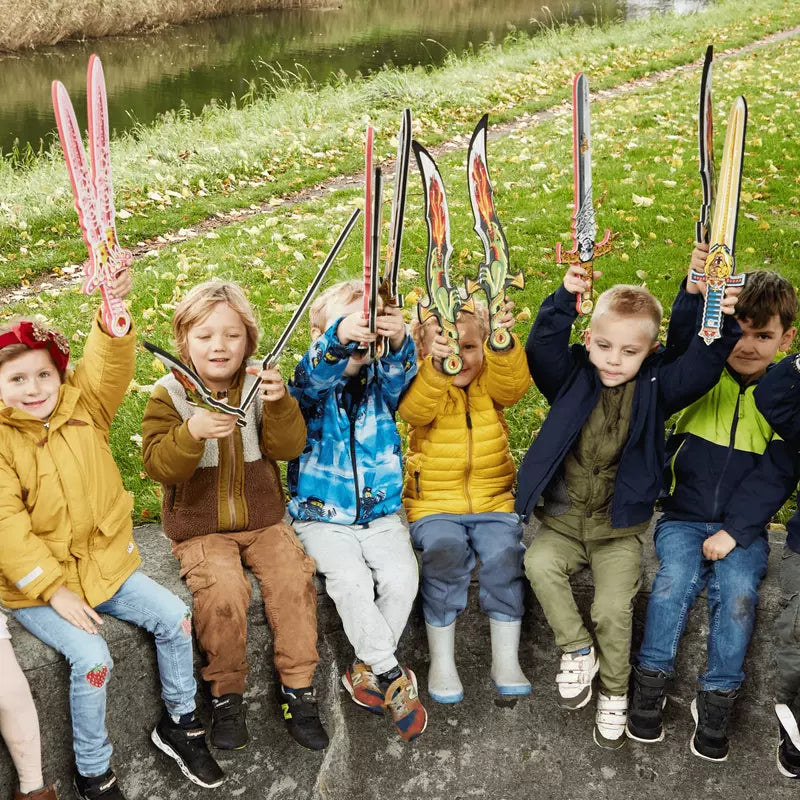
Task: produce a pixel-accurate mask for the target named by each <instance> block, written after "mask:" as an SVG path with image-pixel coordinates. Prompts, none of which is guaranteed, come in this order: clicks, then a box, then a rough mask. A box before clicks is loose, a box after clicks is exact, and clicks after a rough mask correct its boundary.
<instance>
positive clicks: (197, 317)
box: [172, 280, 259, 362]
mask: <svg viewBox="0 0 800 800" xmlns="http://www.w3.org/2000/svg"><path fill="white" fill-rule="evenodd" d="M217 303H227V304H228V305H229V306H230V307H231V308H232V309H233V310H234V311H235V312H236V313H237V314H238V315H239V316H240V317H241V320H242V324H243V325H244V327H245V332H246V335H247V346H246V348H245V353H244V360H245V361H247V359H248V358H250V356H252V355H253V353H255V351H256V348H257V347H258V337H259V333H258V322H257V321H256V315H255V312H254V311H253V307H252V306H251V305H250V301H249V300H248V299H247V297H246V296H245V293H244V291H243V290H242V287H241V286H239V284H237V283H233V282H232V281H218V280H214V281H206V282H205V283H200V284H198V285H197V286H195V287H194V288H192V289H190V290H189V292H187V294H186V295H185V296H184V297H183V299H182V300H181V301H180V302H179V303H178V305H177V306H175V314H174V315H173V317H172V336H173V337H174V339H175V344H176V345H177V347H178V353H179V354H180V357H181V358H182V359H183V360H184V361H186V362H188V361H189V348H188V346H187V344H186V337H187V336H188V334H189V330H190V329H191V328H193V327H194V326H195V325H199V324H200V323H201V322H202V321H203V320H204V319H205V318H206V317H207V316H208V315H209V314H210V313H211V311H212V309H213V308H214V306H215V305H216V304H217Z"/></svg>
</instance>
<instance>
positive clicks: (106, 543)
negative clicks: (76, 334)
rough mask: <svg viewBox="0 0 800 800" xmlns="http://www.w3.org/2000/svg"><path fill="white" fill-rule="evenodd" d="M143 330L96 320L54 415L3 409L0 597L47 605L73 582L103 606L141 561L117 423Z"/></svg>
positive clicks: (17, 603)
mask: <svg viewBox="0 0 800 800" xmlns="http://www.w3.org/2000/svg"><path fill="white" fill-rule="evenodd" d="M135 350H136V337H135V335H134V333H133V331H131V332H129V333H128V334H127V335H126V336H124V337H121V338H118V339H115V338H112V337H110V336H108V335H107V334H106V333H104V332H103V330H102V329H101V328H100V325H99V321H98V319H95V321H94V323H93V326H92V331H91V333H90V334H89V338H88V339H87V341H86V349H85V350H84V354H83V358H82V359H81V361H80V363H79V364H78V366H77V367H76V369H75V371H74V373H73V374H72V375H70V376H68V377H67V379H66V381H65V382H64V383H63V384H62V386H61V388H60V390H59V400H58V404H57V405H56V408H55V410H54V411H53V413H52V414H51V415H50V419H49V420H48V421H46V422H45V421H42V420H40V419H36V418H35V417H33V416H31V415H30V414H28V413H27V412H25V411H21V410H20V409H17V408H9V407H2V410H0V600H2V602H3V604H4V605H6V606H7V607H9V608H25V607H27V606H39V605H44V604H46V603H47V601H48V600H49V599H50V597H51V596H52V595H53V592H55V590H56V589H57V588H58V587H59V586H66V587H67V588H68V589H71V590H72V591H73V592H75V593H76V594H77V595H79V596H80V597H82V598H83V599H85V601H86V602H87V603H88V604H89V605H90V606H97V605H99V604H100V603H102V602H104V601H105V600H108V598H110V597H112V596H113V595H114V594H115V593H116V591H117V589H119V587H120V586H121V585H122V584H123V583H124V582H125V580H127V579H128V577H130V575H131V573H133V572H134V570H135V569H136V568H137V567H138V566H139V563H140V558H139V553H138V551H137V549H136V544H135V542H134V541H133V535H132V523H131V509H132V508H133V500H132V499H131V496H130V494H128V492H127V491H125V489H124V487H123V485H122V478H121V477H120V474H119V469H117V465H116V464H115V463H114V459H113V457H112V455H111V449H110V448H109V445H108V430H109V427H110V425H111V421H112V420H113V418H114V414H115V413H116V410H117V408H118V406H119V404H120V403H121V402H122V398H123V397H124V396H125V391H126V390H127V388H128V385H129V383H130V381H131V379H132V378H133V368H134V359H135Z"/></svg>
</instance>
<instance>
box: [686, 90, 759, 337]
mask: <svg viewBox="0 0 800 800" xmlns="http://www.w3.org/2000/svg"><path fill="white" fill-rule="evenodd" d="M746 128H747V103H746V102H745V99H744V97H741V96H740V97H737V98H736V100H734V102H733V108H732V109H731V113H730V116H729V117H728V131H727V133H726V134H725V147H724V149H723V151H722V165H721V166H720V171H719V182H718V183H717V194H716V205H715V208H714V218H713V220H712V222H711V235H710V237H709V245H710V248H709V251H708V257H707V258H706V265H705V269H704V271H703V272H698V271H696V270H691V273H690V276H689V277H690V279H691V280H693V281H694V282H695V283H697V282H700V281H704V282H705V284H706V299H705V305H704V307H703V327H702V328H701V329H700V332H699V334H698V336H700V337H702V339H703V340H704V341H705V343H706V344H711V342H713V341H714V339H719V338H720V336H721V334H720V328H721V326H722V299H723V297H724V295H725V289H726V288H727V287H728V286H744V282H745V278H746V277H747V276H746V275H745V274H744V273H742V274H740V275H736V274H735V272H736V259H735V257H734V248H735V245H736V222H737V216H738V211H739V193H740V191H741V187H742V162H743V161H744V138H745V130H746Z"/></svg>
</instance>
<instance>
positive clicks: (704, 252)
mask: <svg viewBox="0 0 800 800" xmlns="http://www.w3.org/2000/svg"><path fill="white" fill-rule="evenodd" d="M707 256H708V243H707V242H695V243H694V250H692V258H691V261H690V262H689V271H690V275H689V278H688V279H687V281H686V293H687V294H698V293H701V294H705V283H704V282H701V283H695V282H694V281H693V280H692V276H691V270H695V271H696V272H703V271H704V270H705V268H706V258H707Z"/></svg>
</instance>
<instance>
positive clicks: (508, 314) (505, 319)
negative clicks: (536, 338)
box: [497, 297, 514, 330]
mask: <svg viewBox="0 0 800 800" xmlns="http://www.w3.org/2000/svg"><path fill="white" fill-rule="evenodd" d="M497 324H498V327H500V328H506V329H507V330H511V328H513V327H514V301H513V300H509V299H508V298H507V297H506V298H505V303H504V304H503V316H502V317H500V319H499V320H498V321H497Z"/></svg>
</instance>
